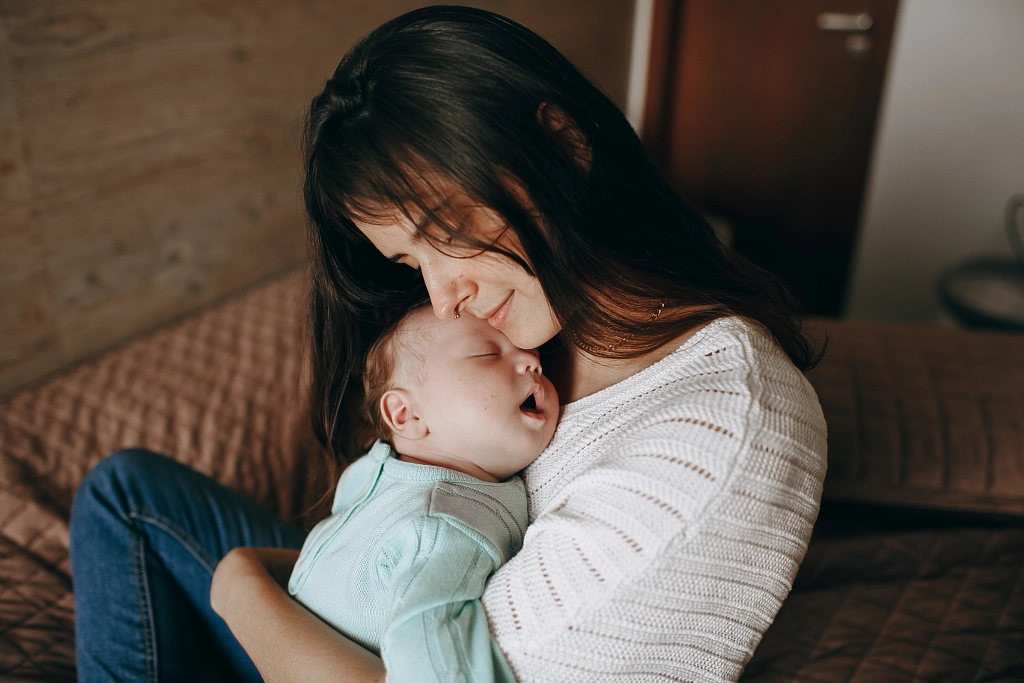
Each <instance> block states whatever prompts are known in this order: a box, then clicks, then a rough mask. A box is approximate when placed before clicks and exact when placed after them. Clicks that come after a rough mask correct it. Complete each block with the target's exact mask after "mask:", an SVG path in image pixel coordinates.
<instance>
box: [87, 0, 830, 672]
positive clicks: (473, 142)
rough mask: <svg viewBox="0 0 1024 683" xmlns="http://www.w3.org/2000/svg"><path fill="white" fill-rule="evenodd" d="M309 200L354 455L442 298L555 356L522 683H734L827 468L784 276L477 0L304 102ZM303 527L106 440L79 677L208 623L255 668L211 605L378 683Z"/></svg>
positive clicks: (323, 308)
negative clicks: (291, 587) (330, 602)
mask: <svg viewBox="0 0 1024 683" xmlns="http://www.w3.org/2000/svg"><path fill="white" fill-rule="evenodd" d="M305 202H306V208H307V211H308V214H309V224H310V252H309V253H310V261H311V273H312V291H311V323H312V351H313V353H312V358H313V368H314V374H313V379H314V384H313V389H312V394H311V398H312V404H313V407H314V410H313V424H314V428H315V429H316V431H317V434H318V435H319V437H320V438H321V440H322V441H323V442H324V444H325V445H326V446H327V447H328V450H329V451H330V453H331V454H332V455H333V456H334V457H335V458H336V459H337V461H338V462H343V461H344V460H345V458H347V457H351V456H353V455H356V454H358V453H360V452H361V451H362V450H363V449H365V448H366V446H367V445H368V442H367V439H366V438H364V435H365V434H366V431H365V414H364V413H363V411H362V410H361V408H360V406H361V405H362V396H361V394H360V387H361V384H362V383H361V382H360V381H359V379H360V378H359V375H360V373H361V369H362V363H363V355H364V353H365V350H366V349H367V347H368V346H369V345H370V344H372V343H373V341H374V339H375V335H376V333H377V330H379V329H381V328H382V327H384V326H386V324H387V323H388V321H390V320H392V319H394V318H395V317H396V316H400V315H402V314H403V313H404V312H405V311H406V310H407V309H408V307H409V306H412V305H414V304H415V303H416V302H418V301H421V300H422V299H423V298H424V297H425V296H429V299H430V303H431V305H432V306H433V309H434V312H435V313H436V315H437V316H438V317H439V318H442V319H446V318H449V317H458V316H460V315H475V316H477V317H480V318H485V319H487V321H488V322H489V323H490V324H491V325H493V326H495V327H497V328H499V329H501V330H502V331H504V332H505V334H506V335H507V336H508V337H509V339H510V340H511V341H512V342H514V343H515V344H516V345H517V346H519V347H522V348H534V347H540V348H541V350H542V354H543V362H544V367H545V370H546V372H547V374H549V376H550V377H551V378H552V380H553V381H554V383H555V385H556V387H557V389H558V393H559V396H560V398H561V400H562V402H563V404H564V408H563V414H562V418H561V422H560V424H559V427H558V431H557V432H556V435H555V438H554V440H553V442H552V444H551V446H550V447H549V448H548V449H547V450H546V451H545V453H544V454H542V455H541V457H540V458H538V460H537V461H536V462H535V463H534V464H533V465H532V466H530V467H529V468H528V469H527V470H526V472H525V479H526V483H527V489H528V492H529V495H530V517H531V527H530V530H529V532H528V534H527V536H526V540H525V542H524V546H523V549H522V551H521V552H520V553H519V555H517V556H516V557H515V558H513V560H512V561H511V562H509V563H508V564H507V565H506V566H504V567H503V568H502V569H501V570H500V571H499V572H498V573H497V574H495V576H494V577H493V578H492V580H491V581H490V582H489V584H488V588H487V592H486V594H485V596H484V605H485V608H486V611H487V615H488V619H489V622H490V626H491V632H492V635H493V637H494V639H495V641H496V642H497V644H498V646H499V647H500V648H501V650H502V652H503V653H504V654H505V656H506V657H507V659H508V661H509V663H510V665H511V666H512V668H513V670H514V671H515V673H516V676H517V677H518V678H519V680H521V681H524V682H525V681H553V680H559V681H604V680H609V681H610V680H621V681H633V680H700V681H732V680H735V679H737V678H738V677H739V674H740V672H741V671H742V669H743V666H744V665H745V663H746V662H747V661H748V660H749V658H750V656H751V655H752V653H753V651H754V648H755V647H756V645H757V643H758V642H759V640H760V638H761V636H762V635H763V633H764V632H765V630H766V629H767V628H768V626H769V624H770V623H771V621H772V619H773V618H774V615H775V613H776V612H777V610H778V609H779V607H780V605H781V603H782V600H783V599H784V598H785V596H786V594H787V593H788V591H789V588H790V586H791V585H792V581H793V578H794V576H795V573H796V569H797V566H798V565H799V562H800V560H801V559H802V557H803V554H804V551H805V549H806V545H807V541H808V538H809V537H810V532H811V527H812V525H813V523H814V520H815V517H816V515H817V510H818V501H819V496H820V492H821V482H822V479H823V477H824V472H825V425H824V420H823V418H822V415H821V411H820V408H819V406H818V403H817V399H816V397H815V395H814V392H813V390H812V389H811V387H810V385H809V384H808V383H807V382H806V380H805V379H804V378H803V376H802V375H801V373H800V370H802V369H807V368H808V367H810V366H811V365H813V363H814V360H815V358H814V356H813V353H812V351H811V349H810V347H809V345H808V343H807V342H806V340H805V339H804V337H803V336H802V335H801V333H800V330H799V325H798V323H797V322H795V320H794V318H793V315H792V306H791V302H790V299H789V298H788V296H787V295H786V293H785V291H784V289H783V288H782V287H781V286H780V285H779V283H778V282H777V281H776V280H775V279H774V278H772V277H771V276H769V275H768V274H766V273H764V272H763V271H761V270H759V269H757V268H756V267H754V266H753V265H751V264H750V263H748V262H747V261H745V260H744V259H742V258H741V257H739V256H737V255H736V254H734V253H732V252H731V251H729V250H728V249H726V248H724V247H723V246H722V245H721V244H720V243H719V242H718V241H717V240H716V238H715V235H714V233H713V231H712V230H711V228H710V226H709V225H708V223H707V222H706V221H705V220H704V219H703V218H702V217H701V216H700V215H699V214H698V213H697V212H696V211H695V210H694V209H692V208H691V207H690V206H689V205H687V204H686V203H685V202H684V201H683V200H682V199H680V198H679V197H678V196H677V195H676V194H675V193H674V192H673V191H672V190H671V189H670V188H669V186H668V185H667V184H666V183H665V181H664V180H663V179H662V178H661V177H660V175H659V173H658V171H657V169H656V168H655V167H654V165H653V164H652V162H651V160H650V159H649V157H648V156H647V155H646V154H645V152H644V151H643V148H642V147H641V144H640V141H639V140H638V138H637V136H636V134H635V133H634V132H633V130H632V129H631V128H630V126H629V124H628V123H627V122H626V120H625V118H624V117H623V116H622V114H621V113H620V112H619V111H618V109H617V108H616V107H615V106H614V104H612V102H611V101H610V100H609V99H608V98H607V97H606V96H605V95H603V94H602V93H601V92H600V91H599V90H598V89H597V88H595V87H594V86H593V85H592V84H591V83H590V82H588V81H587V80H586V78H585V77H584V76H583V75H581V74H580V72H579V71H578V70H577V69H576V68H575V67H573V66H572V64H571V63H569V62H568V61H567V60H566V59H565V58H564V57H563V56H562V55H560V54H559V53H558V52H557V51H556V50H555V49H554V48H552V47H551V46H550V45H548V44H547V43H546V42H545V41H543V40H542V39H541V38H539V37H538V36H536V35H535V34H533V33H531V32H530V31H528V30H527V29H525V28H523V27H521V26H519V25H517V24H515V23H513V22H510V21H508V20H507V19H504V18H502V17H500V16H497V15H494V14H491V13H488V12H484V11H481V10H474V9H467V8H426V9H422V10H417V11H414V12H411V13H409V14H406V15H404V16H401V17H399V18H397V19H394V20H392V21H390V22H388V23H386V24H384V25H383V26H381V27H380V28H378V29H377V30H375V31H374V32H373V33H371V34H370V35H369V36H367V38H365V39H364V40H363V41H362V42H361V43H360V44H359V45H357V46H356V47H355V48H353V50H352V51H351V52H350V53H349V54H348V55H347V56H346V57H345V58H344V60H343V61H342V62H341V64H340V65H339V66H338V69H337V71H336V72H335V74H334V76H333V78H332V79H331V80H330V81H328V82H327V84H326V86H325V88H324V91H323V92H322V93H321V94H320V95H318V96H317V97H316V98H314V100H313V103H312V106H311V108H310V112H309V120H308V125H307V147H306V178H305ZM417 271H418V273H417ZM301 542H302V533H301V532H300V531H299V530H297V529H295V528H293V527H290V526H288V525H285V524H283V523H282V522H280V521H279V520H276V519H273V518H272V517H270V516H269V515H268V514H267V513H265V512H261V511H259V510H257V509H255V507H254V506H252V505H251V504H249V503H247V502H246V501H244V500H242V499H240V498H238V497H237V496H234V495H233V494H231V493H230V492H227V491H226V490H224V489H222V488H220V487H218V486H217V485H216V484H214V483H213V482H211V481H209V480H207V479H205V478H203V477H201V476H200V475H198V474H196V473H194V472H191V471H189V470H187V469H186V468H183V467H181V466H179V465H175V464H173V463H170V462H169V461H167V460H166V459H164V458H161V457H160V456H155V455H153V454H146V453H140V452H122V453H119V454H115V455H114V456H111V457H110V458H108V459H107V460H105V461H104V462H103V463H101V464H100V465H99V466H98V467H97V469H96V470H95V471H94V472H93V473H92V474H90V476H89V477H88V478H87V480H86V482H85V483H84V484H83V487H82V489H81V492H80V493H79V495H78V498H77V499H76V502H75V510H74V513H73V519H72V566H73V568H74V578H75V586H76V609H77V612H76V618H77V620H78V621H77V637H78V657H79V660H78V661H79V672H80V678H81V680H83V681H86V680H109V679H111V678H116V677H117V676H119V675H125V676H137V677H142V676H146V677H147V679H149V678H152V679H154V680H156V679H157V678H158V677H164V676H175V675H179V676H184V675H190V674H189V670H187V669H186V668H185V667H188V666H193V665H194V664H192V662H193V661H194V649H195V642H196V638H195V636H194V633H195V632H196V631H197V630H202V631H204V632H205V631H208V632H209V633H211V634H212V636H213V640H214V642H215V643H216V644H217V647H218V648H219V650H220V651H221V652H222V654H223V656H224V658H225V659H226V661H227V662H228V663H229V665H230V666H231V667H232V668H233V669H234V670H235V671H236V672H237V673H239V674H240V675H242V676H243V677H246V678H248V677H253V678H255V677H257V674H256V672H255V670H254V669H253V668H252V663H251V662H250V661H249V659H248V658H247V657H246V654H245V652H244V651H243V650H242V649H240V648H239V647H238V643H237V642H236V641H235V639H234V638H233V637H232V634H231V632H229V631H228V629H227V627H226V626H225V622H224V621H221V620H220V619H219V618H218V617H217V616H216V615H214V614H213V612H212V611H211V608H210V605H209V601H210V599H211V597H212V601H213V607H214V608H215V609H216V611H217V612H218V613H219V614H220V615H222V616H223V617H224V619H225V620H226V622H227V624H230V627H231V630H232V631H233V632H234V635H235V636H237V639H238V641H240V642H241V644H242V645H243V646H244V648H245V651H247V652H248V653H249V654H250V655H251V658H252V660H253V661H255V664H256V666H257V667H258V668H259V671H260V672H262V674H263V675H264V676H265V677H266V678H267V679H268V680H274V681H277V680H282V681H284V680H305V681H308V680H318V679H320V678H323V679H328V678H333V679H335V680H351V681H363V680H367V681H368V680H380V679H382V678H383V674H384V670H383V667H382V663H381V662H380V660H379V659H377V658H376V657H374V656H373V655H372V654H370V653H368V652H366V651H364V650H361V649H360V648H358V647H357V646H355V645H354V644H353V643H351V642H350V641H347V640H345V639H344V638H343V637H342V636H341V635H340V634H338V633H336V632H334V631H332V630H331V629H330V628H328V627H326V626H325V625H324V624H323V623H322V622H320V621H319V620H317V619H316V618H315V617H314V616H313V615H312V614H310V613H309V612H307V611H305V610H304V609H303V608H302V607H301V606H299V605H298V604H297V603H295V602H294V601H292V600H290V599H289V598H288V596H287V595H286V593H285V592H284V590H283V589H282V588H281V585H282V583H283V582H285V581H286V580H287V577H288V574H289V572H290V568H291V563H293V562H294V559H295V556H296V554H297V553H296V552H295V551H294V550H291V549H296V548H298V547H300V545H301ZM236 546H271V547H272V548H276V550H275V549H265V550H250V549H240V550H234V551H231V549H232V548H235V547H236ZM229 551H231V552H229ZM222 558H223V559H222ZM218 562H219V566H218ZM215 567H216V574H215V575H214V576H213V578H212V596H211V574H213V572H214V568H215ZM111 574H114V575H118V576H124V575H131V576H133V577H134V581H133V584H132V587H131V589H129V590H125V589H124V588H123V587H122V586H110V585H107V582H105V581H104V580H103V577H105V576H109V575H111ZM110 642H117V643H119V645H118V648H119V649H118V650H116V651H113V652H111V647H110V646H109V643H110ZM126 672H127V673H126Z"/></svg>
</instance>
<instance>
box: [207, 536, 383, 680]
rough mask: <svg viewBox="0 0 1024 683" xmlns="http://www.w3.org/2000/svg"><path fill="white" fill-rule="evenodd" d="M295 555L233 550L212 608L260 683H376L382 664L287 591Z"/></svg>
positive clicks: (217, 578) (219, 575) (221, 568)
mask: <svg viewBox="0 0 1024 683" xmlns="http://www.w3.org/2000/svg"><path fill="white" fill-rule="evenodd" d="M298 555H299V553H298V551H297V550H282V549H279V548H235V549H234V550H232V551H231V552H229V553H228V554H227V555H226V556H225V557H224V559H223V560H221V561H220V564H218V565H217V570H216V571H215V572H214V574H213V582H212V584H211V586H210V604H211V606H212V607H213V609H214V611H215V612H217V614H219V615H220V616H221V617H222V618H223V619H224V621H225V622H227V624H228V627H229V628H230V629H231V632H232V633H234V634H235V637H236V638H237V639H238V642H239V643H240V644H241V645H242V647H243V648H245V651H246V652H247V653H249V656H250V657H251V658H252V661H253V663H254V664H255V665H256V668H257V669H259V672H260V674H261V675H262V676H263V678H264V680H266V681H268V682H270V683H287V682H290V681H335V682H336V681H344V682H345V683H380V682H381V681H383V680H384V665H383V664H382V663H381V661H380V659H379V658H378V657H376V656H374V655H373V654H372V653H370V652H368V651H366V650H364V649H363V648H362V647H360V646H359V645H357V644H356V643H354V642H352V641H351V640H349V639H348V638H346V637H344V636H343V635H341V634H340V633H338V632H337V631H335V630H334V629H333V628H331V627H330V626H328V625H327V624H325V623H324V622H322V621H320V619H318V618H317V617H316V615H314V614H313V613H312V612H310V611H309V610H307V609H306V608H305V607H303V606H302V605H300V604H299V603H297V602H296V601H295V600H293V599H292V598H291V596H289V595H288V594H287V592H285V589H284V587H283V586H284V584H285V583H286V582H287V581H288V575H289V574H290V572H291V568H292V566H293V565H294V564H295V560H296V558H298Z"/></svg>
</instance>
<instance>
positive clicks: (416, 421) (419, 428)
mask: <svg viewBox="0 0 1024 683" xmlns="http://www.w3.org/2000/svg"><path fill="white" fill-rule="evenodd" d="M380 413H381V416H382V417H383V418H384V422H385V424H387V426H388V427H389V428H390V429H391V431H392V433H393V434H394V435H395V436H397V437H400V438H403V439H410V440H415V439H421V438H423V437H424V436H425V435H426V433H427V426H426V424H424V422H423V420H421V419H420V418H419V416H418V415H417V414H416V404H415V402H414V401H413V399H412V396H411V395H410V394H409V392H408V391H406V390H405V389H392V390H390V391H388V392H385V394H384V395H383V396H381V398H380Z"/></svg>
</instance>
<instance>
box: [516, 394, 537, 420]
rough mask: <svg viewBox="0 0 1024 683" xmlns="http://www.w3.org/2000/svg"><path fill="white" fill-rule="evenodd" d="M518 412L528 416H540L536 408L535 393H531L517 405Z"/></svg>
mask: <svg viewBox="0 0 1024 683" xmlns="http://www.w3.org/2000/svg"><path fill="white" fill-rule="evenodd" d="M519 410H521V411H522V412H524V413H527V414H529V415H540V410H539V409H538V408H537V396H536V393H531V394H530V395H529V396H527V397H526V400H525V401H523V402H522V403H521V404H520V405H519Z"/></svg>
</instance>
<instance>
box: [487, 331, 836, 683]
mask: <svg viewBox="0 0 1024 683" xmlns="http://www.w3.org/2000/svg"><path fill="white" fill-rule="evenodd" d="M824 476H825V420H824V418H823V416H822V413H821V408H820V406H819V405H818V400H817V396H816V395H815V393H814V390H813V389H812V388H811V386H810V384H809V383H808V382H807V380H806V379H804V377H803V375H802V374H800V372H799V371H798V370H797V369H796V368H795V367H794V366H793V364H792V363H790V361H789V359H788V358H787V357H786V355H785V354H784V353H783V352H782V351H781V350H780V349H779V348H778V346H777V345H776V344H775V343H774V342H773V341H772V339H771V337H770V336H769V335H768V334H767V333H766V332H765V331H764V330H763V329H762V328H761V327H759V326H758V325H756V324H753V323H749V322H746V321H744V320H741V319H739V318H725V319H721V320H718V321H715V322H713V323H711V324H709V325H707V326H706V327H705V328H703V329H702V330H701V331H699V332H698V333H697V334H696V335H694V336H693V337H692V338H690V339H689V340H687V341H686V342H685V343H684V344H683V345H682V346H680V347H679V349H677V350H676V351H674V352H673V353H672V354H670V355H669V356H667V357H666V358H664V359H663V360H661V361H659V362H657V363H655V364H654V365H652V366H650V367H649V368H647V369H645V370H642V371H641V372H639V373H637V374H635V375H633V376H632V377H630V378H628V379H626V380H624V381H622V382H619V383H618V384H615V385H613V386H611V387H608V388H607V389H604V390H602V391H599V392H598V393H596V394H593V395H591V396H588V397H586V398H583V399H581V400H579V401H576V402H574V403H570V404H568V405H566V406H565V407H564V408H563V413H562V418H561V422H560V423H559V426H558V429H557V431H556V432H555V436H554V439H553V440H552V442H551V445H550V446H548V448H547V450H545V451H544V453H542V454H541V456H540V457H539V458H538V459H537V460H536V461H535V462H534V463H533V464H532V465H531V466H530V467H529V468H528V469H527V470H526V472H525V480H526V487H527V492H528V494H529V498H530V521H531V526H530V527H529V529H528V530H527V533H526V536H525V540H524V544H523V549H522V550H521V551H520V552H519V554H518V555H516V556H515V557H514V558H513V559H512V560H511V561H510V562H509V563H508V564H506V565H505V566H504V567H502V568H501V569H500V570H499V571H498V572H497V573H496V574H495V575H494V576H493V577H492V578H491V580H490V582H489V583H488V585H487V590H486V593H485V594H484V598H483V600H484V606H485V608H486V611H487V616H488V619H489V622H490V627H491V632H492V634H493V636H494V637H495V639H496V640H497V642H498V645H499V646H500V647H501V649H502V651H503V652H504V653H505V656H506V657H507V659H508V661H509V663H510V664H511V666H512V668H513V670H514V671H515V674H516V676H517V678H518V679H519V681H520V683H534V682H544V683H548V682H554V681H565V682H575V681H579V682H584V681H585V682H586V683H598V682H601V681H615V682H617V683H622V682H625V681H630V682H634V681H636V682H640V681H735V680H736V679H737V678H739V676H740V674H741V673H742V671H743V667H744V665H745V664H746V663H747V661H748V660H749V659H750V657H751V655H752V654H753V652H754V648H755V647H757V644H758V642H759V641H760V640H761V636H762V635H763V634H764V632H765V630H767V628H768V626H769V625H770V624H771V623H772V620H773V619H774V617H775V614H776V612H778V610H779V607H780V606H781V605H782V601H783V599H785V597H786V595H787V593H788V592H789V589H790V587H791V586H792V583H793V578H794V577H795V575H796V571H797V567H798V565H799V564H800V561H801V560H802V559H803V556H804V552H805V550H806V548H807V541H808V539H809V538H810V535H811V527H812V526H813V524H814V520H815V518H816V517H817V513H818V503H819V499H820V496H821V485H822V480H823V479H824Z"/></svg>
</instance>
